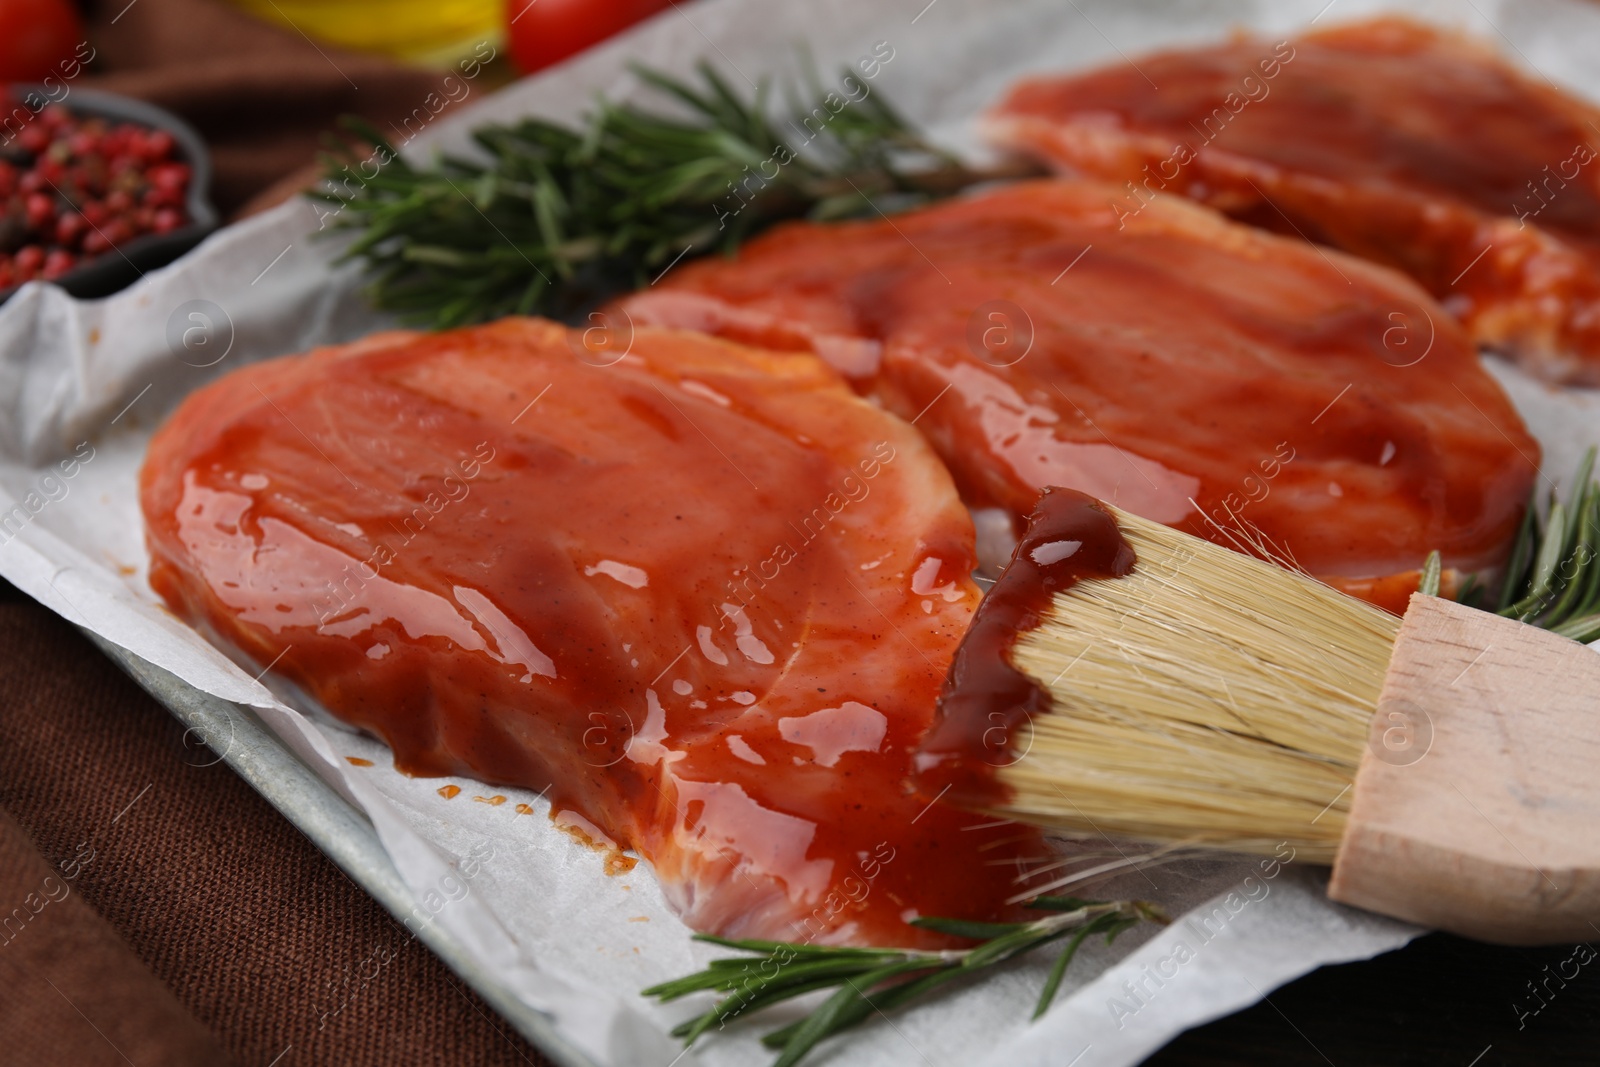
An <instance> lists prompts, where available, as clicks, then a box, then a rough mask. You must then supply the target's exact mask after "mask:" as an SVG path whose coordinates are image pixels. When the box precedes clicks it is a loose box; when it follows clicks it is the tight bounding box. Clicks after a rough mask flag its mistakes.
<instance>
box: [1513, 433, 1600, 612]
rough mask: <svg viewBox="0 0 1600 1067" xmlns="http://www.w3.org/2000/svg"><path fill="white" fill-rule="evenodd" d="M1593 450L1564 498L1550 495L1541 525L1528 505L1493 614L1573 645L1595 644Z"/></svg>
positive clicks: (1597, 581)
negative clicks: (1548, 632) (1495, 611)
mask: <svg viewBox="0 0 1600 1067" xmlns="http://www.w3.org/2000/svg"><path fill="white" fill-rule="evenodd" d="M1595 453H1596V450H1595V449H1594V448H1590V449H1589V451H1588V452H1586V453H1585V454H1584V457H1583V459H1582V461H1581V462H1579V464H1578V469H1577V472H1576V473H1575V474H1574V476H1573V480H1572V485H1571V487H1570V489H1569V490H1568V496H1567V499H1564V500H1562V499H1557V498H1556V495H1555V493H1554V492H1552V493H1551V494H1550V498H1549V500H1548V502H1547V508H1546V512H1545V514H1546V517H1545V519H1544V521H1543V522H1542V523H1541V522H1540V521H1539V516H1538V512H1537V510H1536V508H1535V505H1536V504H1537V503H1538V501H1537V499H1535V500H1533V501H1530V502H1529V504H1528V511H1527V515H1526V517H1525V518H1524V519H1523V522H1522V528H1521V529H1520V530H1519V531H1518V533H1517V540H1516V544H1515V546H1514V547H1513V549H1512V552H1511V562H1510V564H1509V566H1508V567H1507V569H1506V578H1505V585H1504V587H1503V589H1502V591H1501V594H1500V601H1499V605H1498V608H1499V614H1501V615H1505V616H1508V617H1510V618H1513V619H1520V620H1521V621H1523V622H1526V623H1530V624H1532V625H1534V626H1539V627H1542V628H1544V629H1546V630H1553V631H1554V632H1556V633H1558V634H1561V635H1562V636H1563V637H1570V638H1572V639H1573V640H1575V641H1584V642H1588V641H1594V640H1600V559H1597V558H1596V556H1597V554H1600V482H1596V481H1595V480H1594V478H1593V475H1594V466H1595Z"/></svg>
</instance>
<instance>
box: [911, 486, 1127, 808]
mask: <svg viewBox="0 0 1600 1067" xmlns="http://www.w3.org/2000/svg"><path fill="white" fill-rule="evenodd" d="M1136 562H1137V557H1136V556H1135V555H1134V551H1133V546H1132V545H1130V544H1128V542H1127V539H1126V538H1124V537H1123V536H1122V531H1121V530H1120V529H1119V528H1118V526H1117V521H1116V519H1114V518H1112V517H1111V515H1110V514H1109V513H1108V512H1107V511H1106V510H1105V508H1104V507H1103V506H1102V505H1101V503H1100V502H1099V501H1098V500H1095V499H1094V498H1093V497H1091V496H1087V495H1085V494H1083V493H1080V492H1078V491H1077V490H1075V489H1056V488H1047V489H1045V491H1044V495H1042V496H1041V497H1040V498H1039V503H1038V504H1037V505H1036V506H1035V507H1034V509H1033V513H1032V514H1031V515H1029V516H1028V530H1027V533H1026V534H1024V535H1023V538H1022V540H1021V542H1019V543H1018V545H1017V548H1016V552H1015V553H1013V555H1012V557H1011V563H1010V565H1008V566H1007V567H1006V569H1005V573H1003V574H1002V575H1001V576H1000V580H999V581H997V582H996V583H995V584H994V588H992V589H990V590H989V593H988V595H987V596H985V597H984V599H983V603H982V604H980V605H979V606H978V612H977V614H976V615H975V616H974V617H973V620H972V625H971V626H970V627H969V628H968V630H967V635H966V637H965V638H963V639H962V642H961V647H960V648H959V649H957V651H956V655H955V659H954V660H953V661H952V663H951V665H950V673H949V675H948V676H947V677H946V679H945V684H944V691H943V692H942V693H941V694H940V696H939V712H938V717H937V718H936V719H935V720H934V725H933V728H932V729H931V730H930V731H929V732H928V735H927V737H926V738H924V740H923V742H922V744H921V746H920V747H919V748H918V750H917V755H916V759H915V767H916V773H915V778H914V781H915V783H916V785H917V787H918V788H919V789H920V790H922V791H924V792H926V793H927V794H929V795H930V796H931V795H934V794H938V795H940V796H942V797H943V798H944V799H945V800H946V801H947V802H949V803H952V804H955V805H957V806H960V807H969V808H974V807H975V808H993V807H997V806H998V805H1000V804H1001V803H1003V802H1004V801H1005V800H1006V799H1007V792H1008V791H1007V789H1006V787H1005V786H1004V785H1002V784H1001V783H1000V781H999V780H998V779H997V778H996V777H995V771H996V770H997V769H999V768H1000V767H1003V766H1005V765H1006V764H1007V763H1009V762H1011V760H1012V759H1013V758H1014V757H1012V756H1011V751H1012V745H1011V739H1012V738H1013V737H1014V736H1015V735H1016V733H1017V731H1018V728H1019V727H1021V726H1022V725H1023V724H1024V723H1027V722H1030V721H1031V720H1032V719H1033V717H1034V716H1035V715H1039V714H1044V713H1046V712H1048V711H1049V710H1050V693H1049V691H1048V690H1046V689H1045V688H1044V687H1043V686H1041V685H1040V684H1039V683H1038V682H1036V681H1034V680H1033V679H1032V678H1030V677H1029V676H1028V675H1026V674H1024V673H1023V672H1022V671H1020V670H1018V669H1017V668H1016V667H1014V666H1012V665H1011V649H1012V646H1013V645H1015V644H1016V641H1017V638H1018V636H1020V635H1021V634H1024V633H1026V632H1027V631H1029V630H1031V629H1033V628H1034V627H1035V626H1037V625H1039V622H1040V620H1041V619H1042V618H1043V617H1044V613H1045V611H1046V610H1047V609H1048V608H1049V607H1050V604H1051V602H1052V600H1053V599H1054V598H1055V595H1056V594H1057V593H1060V592H1063V591H1065V590H1067V589H1070V588H1071V587H1072V586H1074V585H1076V584H1078V583H1079V582H1081V581H1083V580H1084V579H1086V578H1122V577H1125V576H1126V575H1127V574H1129V573H1130V572H1131V571H1132V570H1133V566H1134V564H1135V563H1136Z"/></svg>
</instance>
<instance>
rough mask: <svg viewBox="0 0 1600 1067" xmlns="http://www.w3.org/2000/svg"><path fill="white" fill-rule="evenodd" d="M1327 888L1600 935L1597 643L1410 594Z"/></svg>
mask: <svg viewBox="0 0 1600 1067" xmlns="http://www.w3.org/2000/svg"><path fill="white" fill-rule="evenodd" d="M1328 895H1329V896H1330V897H1332V898H1333V899H1334V900H1338V901H1342V902H1344V903H1346V904H1354V905H1356V906H1358V907H1362V908H1367V909H1369V910H1371V911H1378V912H1382V913H1383V914H1385V915H1392V916H1394V917H1396V918H1400V919H1408V920H1411V921H1412V922H1417V923H1421V924H1423V925H1425V926H1430V927H1435V928H1438V929H1442V930H1450V931H1453V932H1455V933H1458V934H1465V935H1467V936H1469V937H1475V938H1479V939H1480V940H1484V941H1498V942H1501V943H1504V944H1524V945H1531V944H1544V943H1561V942H1574V941H1588V940H1592V939H1594V938H1600V655H1596V654H1595V652H1594V650H1592V649H1589V648H1586V647H1584V646H1583V645H1580V644H1578V643H1577V642H1575V641H1569V640H1567V639H1566V638H1564V637H1558V636H1556V635H1555V634H1551V633H1549V632H1547V631H1544V630H1538V629H1535V628H1534V627H1531V626H1527V625H1524V624H1522V623H1519V622H1516V621H1513V620H1511V619H1503V618H1500V617H1499V616H1496V615H1490V614H1488V613H1486V612H1482V611H1478V610H1475V609H1473V608H1468V607H1463V606H1461V605H1460V604H1455V603H1452V602H1450V601H1447V600H1440V599H1437V598H1435V597H1429V596H1423V595H1421V594H1417V595H1414V596H1413V597H1412V598H1411V606H1410V610H1409V611H1407V613H1406V617H1405V621H1404V623H1403V624H1402V626H1401V628H1400V637H1399V639H1398V640H1397V641H1396V642H1395V650H1394V658H1393V659H1392V660H1391V661H1390V664H1389V671H1388V673H1387V675H1385V677H1384V685H1383V692H1382V695H1381V697H1380V698H1379V703H1378V711H1377V713H1376V714H1375V715H1374V716H1373V719H1372V728H1371V732H1370V738H1369V741H1368V745H1367V750H1366V751H1365V752H1363V753H1362V755H1361V768H1360V771H1359V773H1358V774H1357V776H1356V783H1355V792H1354V795H1353V796H1352V798H1351V806H1350V816H1349V821H1348V822H1347V824H1346V827H1345V832H1344V837H1343V839H1342V840H1341V842H1340V846H1339V857H1338V860H1337V861H1336V863H1335V865H1334V868H1333V879H1332V881H1331V882H1330V883H1329V885H1328Z"/></svg>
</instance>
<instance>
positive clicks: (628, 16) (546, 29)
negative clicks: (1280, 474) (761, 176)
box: [0, 0, 672, 74]
mask: <svg viewBox="0 0 1600 1067" xmlns="http://www.w3.org/2000/svg"><path fill="white" fill-rule="evenodd" d="M671 2H672V0H506V20H507V23H508V29H509V31H510V36H511V58H512V59H514V60H516V63H517V66H519V67H521V68H522V71H523V73H525V74H532V73H533V72H534V71H536V70H540V69H542V68H544V67H548V66H550V65H551V64H552V63H559V62H560V61H561V60H563V59H566V58H567V57H568V56H571V55H576V54H577V53H579V52H581V51H583V50H584V49H585V48H588V47H589V46H590V45H595V44H599V43H600V42H601V41H603V40H605V39H606V38H607V37H610V36H611V35H612V34H615V33H620V32H622V31H623V30H625V29H627V28H628V27H629V26H632V25H633V24H634V23H635V22H639V21H640V20H642V19H645V18H648V17H649V16H651V15H653V14H655V13H656V12H657V11H660V10H661V9H662V8H664V7H666V6H667V5H668V4H669V3H671ZM0 3H4V0H0Z"/></svg>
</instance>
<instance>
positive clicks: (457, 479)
mask: <svg viewBox="0 0 1600 1067" xmlns="http://www.w3.org/2000/svg"><path fill="white" fill-rule="evenodd" d="M596 329H600V327H596ZM586 338H587V343H586ZM628 343H629V342H628V339H627V338H626V337H624V336H622V335H620V334H617V335H601V336H597V337H589V335H588V334H584V333H579V332H570V333H569V332H568V331H567V330H565V329H563V328H561V327H559V326H557V325H554V324H552V323H548V322H542V321H538V320H527V319H523V320H507V321H504V322H501V323H499V324H496V325H492V326H486V327H481V328H477V329H471V330H460V331H455V332H450V333H442V334H436V335H431V336H420V335H411V334H404V333H395V334H387V335H381V336H378V337H375V338H371V339H368V340H366V341H363V342H360V343H357V344H354V345H349V346H345V347H341V348H329V349H322V350H318V351H315V352H312V353H310V354H307V355H303V356H297V357H290V358H284V359H278V360H273V361H270V362H266V363H262V364H258V365H255V366H251V367H248V368H245V369H242V370H240V371H237V372H235V373H233V374H231V375H228V376H227V377H225V378H222V379H221V380H219V381H218V382H216V383H214V384H212V385H210V386H208V387H207V388H204V389H202V390H200V391H198V392H197V393H195V394H194V395H192V396H191V397H189V398H188V399H187V400H186V401H185V402H184V403H183V405H182V406H181V407H179V409H178V410H177V411H176V413H175V414H174V415H173V416H172V417H171V419H170V420H169V421H168V422H167V423H166V425H165V426H164V427H163V428H162V429H161V430H160V432H159V433H157V435H156V437H155V439H154V440H153V442H152V443H151V446H150V450H149V454H148V458H147V460H146V462H145V467H144V471H143V477H142V501H143V507H144V513H145V517H146V521H147V523H148V531H149V543H150V550H151V557H152V565H151V573H150V581H151V585H152V586H153V587H154V588H155V589H156V590H157V591H158V592H159V593H160V594H161V595H162V596H163V597H164V598H165V599H166V601H167V603H168V604H170V605H171V607H172V609H173V610H174V611H175V612H177V613H178V614H179V615H181V616H182V617H184V618H186V619H188V620H191V621H192V622H193V623H195V625H197V626H198V627H201V628H202V629H203V630H204V631H206V632H208V633H209V634H211V635H212V636H213V637H214V639H215V640H217V641H218V642H219V644H221V645H223V646H224V647H227V648H230V649H232V650H234V651H235V652H236V653H237V654H238V655H240V656H241V658H242V659H244V660H245V661H247V662H249V663H250V664H253V665H256V666H257V667H264V666H267V665H271V666H272V669H273V670H275V671H276V672H278V673H279V674H280V675H282V676H283V677H285V678H287V679H289V680H291V681H293V682H294V683H296V684H297V685H298V686H300V687H301V688H303V689H304V690H305V691H306V692H308V693H310V694H311V695H312V696H314V697H315V698H316V699H317V700H318V701H319V702H320V703H322V704H323V705H325V706H326V707H327V708H329V709H330V710H332V711H333V712H334V713H336V714H337V715H339V716H340V717H341V718H343V719H346V720H348V721H349V722H351V723H354V724H356V725H357V726H360V727H364V728H366V729H367V730H370V731H372V732H373V733H375V734H377V735H379V736H381V737H383V738H384V739H385V740H387V741H388V743H389V745H390V746H391V747H392V748H393V750H394V754H395V761H396V763H397V764H398V766H399V767H400V768H401V769H403V770H405V771H408V772H410V773H413V774H420V775H470V776H473V777H475V778H479V779H482V780H484V781H488V782H500V783H508V784H512V785H518V786H524V787H527V788H530V789H540V788H543V787H545V786H547V785H548V786H550V794H549V795H550V796H551V798H552V799H553V801H554V804H555V806H556V807H557V808H559V809H562V810H572V811H575V812H576V813H577V814H578V815H579V816H581V817H582V818H583V819H584V820H587V821H588V822H589V823H591V824H593V826H595V827H597V828H598V830H597V831H596V832H597V833H603V834H605V835H608V836H609V837H610V838H611V839H613V841H614V842H615V843H616V844H618V845H620V846H623V847H630V848H635V849H637V850H638V851H639V852H640V853H642V854H643V855H644V856H645V857H646V858H647V859H649V861H650V862H651V863H652V864H653V865H654V867H655V869H656V872H657V874H658V875H659V877H660V879H661V882H662V884H663V885H664V887H665V889H666V892H667V895H668V897H669V898H670V899H671V900H672V901H673V902H674V903H675V905H676V906H677V907H678V908H679V909H680V910H681V912H682V914H683V917H684V919H685V920H686V921H687V922H688V923H689V924H690V925H692V926H694V927H696V928H697V929H700V930H708V931H715V932H718V933H722V934H725V935H729V936H745V937H768V938H781V939H795V940H816V941H819V942H877V943H898V944H906V943H923V944H926V943H930V942H932V943H937V942H938V941H939V939H938V938H934V937H933V936H932V935H930V934H928V933H926V932H923V931H920V930H918V929H916V928H913V927H910V926H907V925H906V924H905V919H907V918H909V917H912V916H915V915H917V914H919V913H920V914H935V915H958V916H967V917H973V918H986V917H991V918H992V917H997V916H1001V915H1004V914H1008V908H1007V906H1006V905H1005V904H1004V900H1005V898H1006V897H1008V896H1011V895H1012V894H1013V893H1015V892H1016V891H1017V887H1016V885H1015V884H1014V882H1015V877H1016V875H1017V872H1018V869H1017V867H1015V866H1011V865H1009V864H1008V861H1009V860H1011V859H1013V858H1022V857H1025V856H1029V855H1032V856H1036V855H1037V854H1038V853H1039V852H1040V849H1041V845H1040V842H1039V839H1038V837H1037V835H1036V834H1035V833H1034V832H1033V831H1031V830H1022V829H1020V828H1017V827H1007V826H996V825H994V824H993V823H992V822H991V823H990V824H989V825H988V826H986V827H982V828H978V829H969V828H968V827H969V825H970V824H973V823H976V822H979V821H980V820H979V819H978V818H977V817H976V816H971V815H965V814H962V813H959V812H956V811H954V810H948V809H946V808H944V807H943V806H939V805H930V804H929V802H928V799H927V798H921V797H915V796H912V795H911V794H910V793H909V792H908V791H907V787H906V786H905V784H904V782H905V779H906V778H907V775H908V772H909V768H910V758H911V752H912V750H913V748H914V747H915V745H916V743H917V742H918V740H919V739H920V737H921V735H922V733H923V731H924V730H925V729H926V728H927V726H928V724H929V723H930V721H931V720H932V716H933V711H934V703H935V698H936V696H937V694H938V692H939V688H940V685H941V684H942V682H943V679H944V674H945V670H946V668H947V667H948V665H949V662H950V658H951V655H952V653H953V652H954V649H955V647H956V645H957V643H958V642H959V641H960V639H961V635H962V633H963V632H964V630H965V628H966V625H967V622H968V620H969V619H970V617H971V615H972V611H973V609H974V607H975V605H976V603H977V601H978V592H977V587H976V586H975V585H973V583H972V581H971V580H970V578H969V572H970V570H971V567H972V525H971V522H970V520H969V519H968V517H967V514H966V512H965V511H964V510H963V508H962V506H961V503H960V501H959V499H958V498H957V496H956V493H955V490H954V488H953V486H952V485H951V483H950V478H949V476H948V474H947V473H946V472H945V470H944V468H943V467H942V466H941V465H940V463H939V461H938V459H937V458H936V457H935V456H934V455H933V453H932V452H931V451H930V450H929V449H928V447H927V446H926V445H925V444H924V443H923V442H922V440H921V439H920V438H919V437H918V435H917V434H916V432H915V431H914V430H912V429H910V428H909V427H907V426H906V425H905V424H904V423H903V422H901V421H900V420H898V419H896V418H894V417H892V416H889V415H887V414H885V413H883V412H881V411H879V410H878V409H876V408H874V407H873V406H872V405H870V404H869V403H867V402H865V401H863V400H860V399H858V398H857V397H856V396H854V395H853V394H852V393H851V392H850V390H849V389H848V388H847V387H846V386H845V384H844V383H843V382H842V381H841V380H840V379H839V378H838V376H837V375H836V374H834V373H833V372H832V371H831V370H829V369H828V368H827V367H826V366H825V365H823V364H822V363H821V362H819V361H817V360H815V359H812V358H809V357H796V356H793V355H785V354H773V353H767V352H760V351H755V350H752V349H747V348H742V347H739V346H737V345H734V344H730V343H727V342H724V341H720V340H716V339H713V338H707V337H703V336H699V335H694V334H687V333H677V332H672V331H661V330H644V329H641V330H639V331H638V332H637V334H635V335H633V336H632V338H631V349H628V351H627V354H626V355H625V356H621V357H620V358H617V357H616V356H615V353H616V351H617V349H619V348H627V346H628ZM614 358H616V362H612V360H613V359H614ZM600 364H609V365H600ZM597 870H598V864H597Z"/></svg>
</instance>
